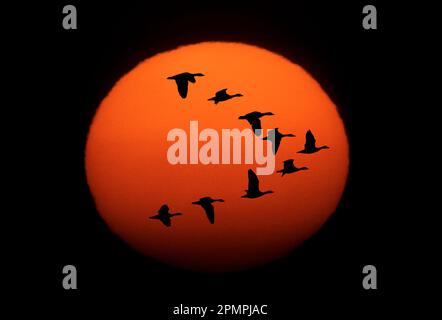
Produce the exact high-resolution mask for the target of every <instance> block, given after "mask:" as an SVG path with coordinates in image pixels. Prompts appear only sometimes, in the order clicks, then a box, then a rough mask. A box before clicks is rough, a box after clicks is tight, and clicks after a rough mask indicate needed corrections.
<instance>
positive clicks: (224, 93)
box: [208, 89, 243, 104]
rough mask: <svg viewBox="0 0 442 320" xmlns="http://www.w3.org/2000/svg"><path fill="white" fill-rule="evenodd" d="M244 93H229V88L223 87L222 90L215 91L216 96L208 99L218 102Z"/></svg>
mask: <svg viewBox="0 0 442 320" xmlns="http://www.w3.org/2000/svg"><path fill="white" fill-rule="evenodd" d="M242 96H243V95H242V94H241V93H236V94H232V95H230V94H228V93H227V89H222V90H220V91H218V92H217V93H215V96H214V97H212V98H210V99H208V100H209V101H213V102H215V104H218V102H221V101H226V100H229V99H232V98H235V97H242Z"/></svg>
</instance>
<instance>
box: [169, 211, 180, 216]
mask: <svg viewBox="0 0 442 320" xmlns="http://www.w3.org/2000/svg"><path fill="white" fill-rule="evenodd" d="M180 215H181V213H179V212H178V213H171V214H170V215H169V216H170V217H175V216H180Z"/></svg>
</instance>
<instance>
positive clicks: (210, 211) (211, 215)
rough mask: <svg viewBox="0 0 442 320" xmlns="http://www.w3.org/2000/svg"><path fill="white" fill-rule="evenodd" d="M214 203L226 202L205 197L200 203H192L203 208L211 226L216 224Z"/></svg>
mask: <svg viewBox="0 0 442 320" xmlns="http://www.w3.org/2000/svg"><path fill="white" fill-rule="evenodd" d="M214 202H224V200H223V199H212V198H211V197H203V198H201V199H199V200H198V201H194V202H192V204H197V205H200V206H201V207H203V209H204V211H205V212H206V215H207V218H208V219H209V221H210V223H211V224H214V223H215V209H214V208H213V204H212V203H214Z"/></svg>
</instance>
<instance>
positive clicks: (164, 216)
mask: <svg viewBox="0 0 442 320" xmlns="http://www.w3.org/2000/svg"><path fill="white" fill-rule="evenodd" d="M174 216H181V213H169V207H168V206H167V204H163V205H162V206H161V208H160V210H158V214H157V215H155V216H152V217H149V218H150V219H156V220H160V221H161V222H162V223H163V224H164V225H165V226H166V227H170V226H171V225H172V221H171V219H170V218H172V217H174Z"/></svg>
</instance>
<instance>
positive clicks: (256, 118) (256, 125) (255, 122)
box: [238, 111, 274, 136]
mask: <svg viewBox="0 0 442 320" xmlns="http://www.w3.org/2000/svg"><path fill="white" fill-rule="evenodd" d="M273 115H274V114H273V113H271V112H264V113H263V112H259V111H253V112H250V113H247V114H246V115H243V116H240V117H239V118H238V119H241V120H247V121H248V122H249V123H250V125H251V126H252V130H253V132H254V133H255V134H256V135H258V136H260V135H261V131H262V130H261V129H262V128H261V118H262V117H264V116H273Z"/></svg>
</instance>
